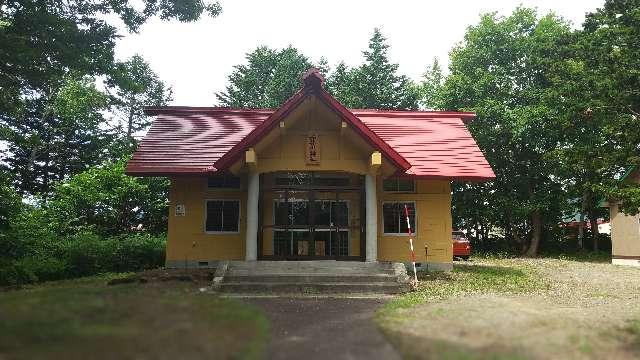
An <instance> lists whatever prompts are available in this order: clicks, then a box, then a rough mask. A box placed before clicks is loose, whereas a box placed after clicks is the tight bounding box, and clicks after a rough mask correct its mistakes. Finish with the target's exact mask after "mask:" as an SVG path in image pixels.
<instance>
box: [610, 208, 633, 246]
mask: <svg viewBox="0 0 640 360" xmlns="http://www.w3.org/2000/svg"><path fill="white" fill-rule="evenodd" d="M610 215H611V247H612V249H611V253H612V255H613V256H640V215H635V216H631V215H626V214H624V213H622V212H620V211H619V206H618V205H617V204H612V205H611V208H610Z"/></svg>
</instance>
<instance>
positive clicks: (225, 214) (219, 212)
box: [205, 200, 240, 233]
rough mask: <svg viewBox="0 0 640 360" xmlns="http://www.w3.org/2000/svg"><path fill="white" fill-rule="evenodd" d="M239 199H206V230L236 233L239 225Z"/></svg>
mask: <svg viewBox="0 0 640 360" xmlns="http://www.w3.org/2000/svg"><path fill="white" fill-rule="evenodd" d="M239 222H240V201H238V200H207V218H206V221H205V231H206V232H231V233H237V232H238V230H239V227H240V224H239Z"/></svg>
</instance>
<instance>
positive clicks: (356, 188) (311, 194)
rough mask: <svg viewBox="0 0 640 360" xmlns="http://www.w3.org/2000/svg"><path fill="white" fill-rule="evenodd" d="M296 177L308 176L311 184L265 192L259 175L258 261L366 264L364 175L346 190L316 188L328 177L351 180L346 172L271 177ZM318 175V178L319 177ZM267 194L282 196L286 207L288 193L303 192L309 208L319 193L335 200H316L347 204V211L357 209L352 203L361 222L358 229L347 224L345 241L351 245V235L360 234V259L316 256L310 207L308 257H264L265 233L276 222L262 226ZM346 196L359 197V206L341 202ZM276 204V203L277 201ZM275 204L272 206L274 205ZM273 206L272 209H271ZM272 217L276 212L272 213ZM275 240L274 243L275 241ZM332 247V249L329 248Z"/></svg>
mask: <svg viewBox="0 0 640 360" xmlns="http://www.w3.org/2000/svg"><path fill="white" fill-rule="evenodd" d="M295 173H304V174H308V175H310V177H309V178H310V181H309V182H308V183H304V184H276V183H274V184H273V185H272V186H271V187H269V188H265V186H264V175H265V174H260V182H259V196H258V211H259V220H258V234H257V235H258V237H257V239H258V260H345V261H365V252H364V249H365V248H366V237H365V235H366V231H365V221H364V219H366V206H365V194H364V191H365V188H364V176H363V175H357V179H358V180H357V182H356V183H355V184H351V183H349V185H348V186H340V185H335V186H334V185H330V184H317V182H316V179H319V178H330V177H331V176H333V177H335V178H350V177H352V176H353V175H355V174H352V173H347V172H335V171H290V172H287V171H279V172H274V173H270V174H272V175H273V176H274V179H276V178H278V177H280V178H283V177H289V178H293V177H292V176H291V174H295ZM318 175H320V176H318ZM265 190H267V191H270V192H274V193H277V192H281V193H284V195H285V196H284V199H285V202H286V203H289V198H290V196H289V192H293V191H295V192H304V193H306V194H308V199H307V200H306V201H308V202H309V204H314V203H315V200H316V197H315V195H316V194H317V193H318V192H323V193H327V192H330V193H335V199H334V198H329V199H325V198H323V199H319V200H327V201H347V202H348V204H349V205H348V209H349V210H348V211H349V212H351V211H352V208H351V206H353V205H356V204H355V203H359V205H360V215H359V217H360V220H359V223H358V225H357V226H355V227H354V226H351V225H350V224H348V225H347V229H348V231H349V239H348V241H349V242H351V239H350V237H351V236H352V234H353V233H354V232H356V231H358V230H359V231H360V255H359V256H350V255H347V256H341V255H330V256H327V255H315V239H314V232H315V224H314V221H315V220H312V219H315V216H314V215H315V214H314V213H313V212H314V208H315V207H314V206H309V214H308V217H309V221H308V222H310V224H308V225H309V239H308V244H309V246H308V254H309V255H302V256H301V255H284V256H283V255H264V251H263V249H264V246H263V245H264V244H263V241H264V231H265V230H266V229H269V228H271V231H273V229H274V227H275V221H273V223H274V224H271V225H265V224H264V208H265V206H264V205H265V204H264V199H263V198H264V196H263V194H264V191H265ZM348 192H356V193H358V194H359V197H360V199H359V200H360V201H358V202H355V203H354V202H352V201H349V200H348V199H344V200H342V199H340V194H341V193H348ZM276 201H277V200H276ZM274 204H275V202H274ZM272 206H273V205H272ZM274 217H275V211H274ZM349 221H350V219H349V216H348V215H347V222H349ZM288 226H289V225H285V226H284V230H285V231H288V230H289V228H288ZM340 229H344V227H340V226H336V232H339V231H340ZM329 231H333V230H331V229H330V230H329ZM274 240H275V239H274ZM329 246H331V245H329ZM349 248H351V246H350V244H349Z"/></svg>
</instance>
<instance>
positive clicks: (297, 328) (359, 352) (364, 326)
mask: <svg viewBox="0 0 640 360" xmlns="http://www.w3.org/2000/svg"><path fill="white" fill-rule="evenodd" d="M246 301H247V302H248V303H250V304H253V305H256V306H258V307H259V308H260V309H262V310H263V311H264V312H265V314H266V316H267V318H268V319H269V320H270V323H271V340H270V343H269V347H268V350H267V357H268V358H269V359H300V358H304V359H305V360H313V359H327V358H331V359H332V360H339V359H389V360H393V359H400V355H399V354H398V353H397V352H396V351H395V350H394V349H393V348H392V346H391V345H390V344H389V343H388V342H387V341H386V339H385V338H384V336H383V335H382V333H381V332H380V331H379V330H378V328H377V327H376V325H375V324H374V323H373V320H372V318H373V315H374V312H375V311H376V309H377V308H378V307H379V306H380V305H382V304H383V303H384V301H382V300H379V299H307V298H304V299H300V298H254V299H247V300H246Z"/></svg>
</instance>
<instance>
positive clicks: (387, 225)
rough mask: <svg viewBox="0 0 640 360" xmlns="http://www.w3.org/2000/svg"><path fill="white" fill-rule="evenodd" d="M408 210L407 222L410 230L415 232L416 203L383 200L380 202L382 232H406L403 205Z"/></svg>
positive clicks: (399, 233)
mask: <svg viewBox="0 0 640 360" xmlns="http://www.w3.org/2000/svg"><path fill="white" fill-rule="evenodd" d="M405 205H406V206H407V209H408V210H409V222H410V223H411V231H412V232H413V233H415V232H416V204H415V203H413V202H385V203H383V204H382V221H383V223H384V225H383V227H384V233H385V234H394V235H406V234H407V218H406V217H405V214H404V207H405Z"/></svg>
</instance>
